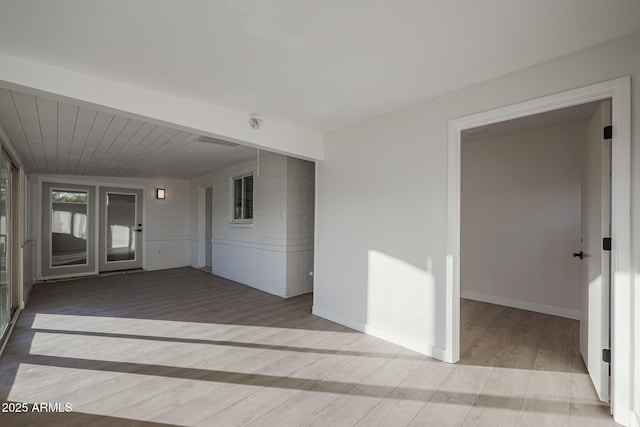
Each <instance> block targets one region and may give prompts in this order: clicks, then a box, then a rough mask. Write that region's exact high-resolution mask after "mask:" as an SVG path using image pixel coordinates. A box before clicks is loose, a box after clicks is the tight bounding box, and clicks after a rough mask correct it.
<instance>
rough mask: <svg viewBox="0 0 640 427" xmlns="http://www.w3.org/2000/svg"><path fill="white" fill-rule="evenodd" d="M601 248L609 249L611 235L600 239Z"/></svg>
mask: <svg viewBox="0 0 640 427" xmlns="http://www.w3.org/2000/svg"><path fill="white" fill-rule="evenodd" d="M602 250H603V251H610V250H611V237H604V238H603V239H602Z"/></svg>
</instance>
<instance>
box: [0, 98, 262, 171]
mask: <svg viewBox="0 0 640 427" xmlns="http://www.w3.org/2000/svg"><path fill="white" fill-rule="evenodd" d="M0 122H1V123H2V127H3V128H4V130H5V131H6V133H7V135H8V136H9V138H10V139H11V141H12V142H13V144H14V146H15V147H16V150H18V154H19V155H20V158H21V159H22V160H23V162H24V164H25V168H26V169H27V170H28V171H29V172H32V173H43V174H64V175H93V176H122V177H155V176H158V177H163V178H185V179H186V178H193V177H197V176H202V175H205V174H207V173H209V172H211V171H213V170H216V169H221V168H224V167H226V166H229V165H233V164H237V163H241V162H243V161H247V160H250V159H254V158H255V157H256V150H255V149H253V148H248V147H243V146H240V145H238V146H235V147H234V146H230V145H229V144H228V143H225V142H221V143H219V144H218V143H211V142H200V141H197V140H196V139H197V138H198V136H199V135H195V134H192V133H188V132H184V131H179V130H176V129H171V128H168V127H166V126H159V125H156V124H152V123H146V122H143V121H139V120H134V119H129V118H126V117H122V116H117V115H113V114H110V113H105V112H102V111H98V110H95V109H90V108H85V107H78V106H75V105H72V104H68V103H63V102H58V101H53V100H49V99H45V98H42V97H35V96H32V95H27V94H24V93H21V92H16V91H9V90H6V89H1V88H0ZM213 141H215V140H213Z"/></svg>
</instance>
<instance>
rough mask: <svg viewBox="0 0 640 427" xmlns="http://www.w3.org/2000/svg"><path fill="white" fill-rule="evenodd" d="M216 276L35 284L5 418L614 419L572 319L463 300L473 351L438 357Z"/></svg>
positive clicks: (98, 421) (497, 422)
mask: <svg viewBox="0 0 640 427" xmlns="http://www.w3.org/2000/svg"><path fill="white" fill-rule="evenodd" d="M310 309H311V296H309V295H306V296H302V297H297V298H292V299H289V300H284V299H280V298H278V297H275V296H272V295H268V294H265V293H262V292H260V291H257V290H254V289H251V288H248V287H246V286H242V285H238V284H236V283H233V282H231V281H228V280H224V279H221V278H218V277H215V276H212V275H210V274H207V273H205V272H203V271H199V270H194V269H189V268H181V269H174V270H165V271H156V272H144V273H134V274H126V275H114V276H107V277H100V278H91V279H82V280H73V281H66V282H58V283H52V284H41V285H36V286H35V288H34V290H33V293H32V296H31V299H30V301H29V305H28V307H27V309H26V310H25V311H24V312H23V313H22V315H21V317H20V319H19V322H18V324H17V325H16V328H15V330H14V332H13V335H12V337H11V338H10V341H9V343H8V346H7V348H6V350H5V353H4V354H3V355H2V357H1V358H0V399H1V400H3V401H4V402H59V403H66V402H69V403H71V404H72V407H73V411H72V412H70V413H53V414H51V413H49V414H40V413H28V414H7V413H0V425H2V426H10V425H16V426H18V425H46V426H52V425H55V426H84V425H91V426H101V425H104V426H118V425H203V426H231V425H248V424H249V425H252V426H290V425H292V426H297V425H307V426H311V425H331V426H350V425H359V426H405V425H411V426H427V425H434V426H447V425H451V426H459V425H489V426H511V425H522V426H540V425H562V426H565V425H576V426H587V425H603V426H606V425H615V424H614V423H613V422H612V421H611V419H610V417H609V416H608V413H607V412H608V408H607V407H606V406H603V405H601V404H599V403H598V401H597V400H596V398H595V394H594V391H593V388H592V386H591V385H590V383H589V379H588V376H587V375H586V374H585V372H584V366H583V365H581V364H580V363H581V362H580V361H579V356H578V355H577V353H576V336H577V331H576V325H575V322H572V321H567V320H564V319H559V318H555V317H552V316H544V315H539V314H535V313H530V312H525V311H521V310H514V309H508V308H504V307H499V306H492V305H490V304H482V303H474V302H471V301H463V302H462V313H463V326H462V336H463V340H462V343H463V358H462V360H461V362H460V363H459V364H457V365H450V364H446V363H442V362H438V361H435V360H433V359H430V358H428V357H425V356H422V355H419V354H417V353H414V352H412V351H409V350H405V349H403V348H401V347H398V346H395V345H392V344H389V343H386V342H384V341H382V340H379V339H376V338H373V337H370V336H367V335H364V334H361V333H357V332H354V331H352V330H350V329H347V328H345V327H342V326H339V325H336V324H334V323H331V322H328V321H326V320H323V319H321V318H318V317H315V316H313V315H311V313H310Z"/></svg>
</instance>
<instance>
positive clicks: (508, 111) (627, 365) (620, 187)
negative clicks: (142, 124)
mask: <svg viewBox="0 0 640 427" xmlns="http://www.w3.org/2000/svg"><path fill="white" fill-rule="evenodd" d="M607 98H610V99H611V100H612V126H613V129H614V131H613V140H612V147H613V148H612V180H611V182H612V197H611V199H612V216H611V219H612V230H611V237H612V241H613V246H612V251H611V276H612V283H611V288H612V291H611V306H612V311H611V313H612V319H611V323H612V325H611V349H612V361H611V410H612V413H613V417H614V419H615V421H617V422H618V423H621V424H624V425H629V421H630V413H631V408H632V406H631V379H630V377H631V375H630V373H631V372H633V371H632V368H633V366H632V356H633V354H632V348H631V346H632V336H631V331H632V328H631V327H630V326H631V325H632V322H633V318H632V313H631V308H632V298H631V296H632V295H631V160H630V159H631V78H630V77H629V76H627V77H621V78H618V79H615V80H610V81H605V82H602V83H598V84H594V85H590V86H585V87H582V88H578V89H573V90H569V91H566V92H562V93H558V94H555V95H549V96H545V97H542V98H537V99H533V100H530V101H525V102H521V103H517V104H513V105H510V106H506V107H501V108H497V109H494V110H491V111H486V112H482V113H477V114H472V115H469V116H465V117H461V118H457V119H452V120H450V121H449V124H448V135H449V136H448V177H447V183H448V184H447V255H446V283H445V289H446V297H445V298H446V301H445V303H446V308H445V316H446V325H445V336H446V348H445V352H444V353H445V358H444V359H445V361H447V362H450V363H455V362H457V361H458V360H459V359H460V153H461V132H462V131H463V130H465V129H471V128H474V127H478V126H484V125H489V124H492V123H498V122H502V121H506V120H511V119H516V118H520V117H525V116H529V115H533V114H537V113H544V112H547V111H552V110H557V109H560V108H564V107H572V106H575V105H579V104H584V103H587V102H592V101H601V100H604V99H607Z"/></svg>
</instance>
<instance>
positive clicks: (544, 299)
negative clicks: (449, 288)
mask: <svg viewBox="0 0 640 427" xmlns="http://www.w3.org/2000/svg"><path fill="white" fill-rule="evenodd" d="M610 106H611V102H610V100H603V101H594V102H589V103H585V104H581V105H577V106H572V107H567V108H563V109H559V110H553V111H548V112H545V113H539V114H536V115H531V116H526V117H522V118H518V119H514V120H510V121H506V122H500V123H494V124H491V125H486V126H481V127H477V128H471V129H467V130H465V131H463V132H462V144H461V201H460V203H461V237H460V241H461V253H460V287H461V297H462V298H463V299H462V300H461V302H460V316H461V332H460V335H461V354H460V363H463V364H479V365H483V366H487V365H488V366H496V367H509V368H519V369H526V370H537V371H540V370H549V371H554V372H558V373H562V372H564V373H576V374H579V373H584V374H585V375H586V373H587V372H588V373H589V374H590V376H591V378H592V381H593V384H594V385H595V389H596V391H597V394H598V398H599V399H600V400H601V401H603V402H607V403H608V389H609V377H608V365H606V362H603V361H602V360H601V354H602V349H603V348H604V349H608V348H609V334H608V331H609V322H610V321H609V270H608V265H609V257H608V254H609V252H607V251H605V250H603V249H602V248H601V247H600V243H601V242H602V239H603V238H606V237H609V236H610V203H609V196H610V172H611V169H610V164H611V145H610V140H608V139H606V136H605V135H604V134H605V132H604V129H606V127H607V126H608V125H609V124H610V120H611V119H610V111H611V108H610ZM572 255H573V257H572ZM487 303H488V304H487ZM489 343H490V344H489ZM488 345H489V347H487V346H488ZM580 355H581V356H582V357H580ZM583 360H584V362H583Z"/></svg>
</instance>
